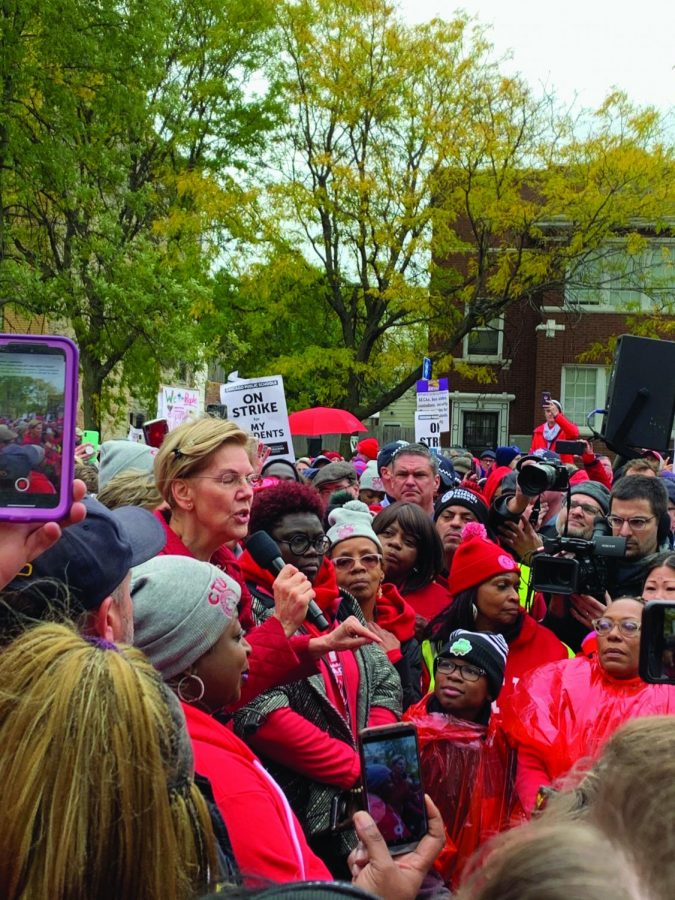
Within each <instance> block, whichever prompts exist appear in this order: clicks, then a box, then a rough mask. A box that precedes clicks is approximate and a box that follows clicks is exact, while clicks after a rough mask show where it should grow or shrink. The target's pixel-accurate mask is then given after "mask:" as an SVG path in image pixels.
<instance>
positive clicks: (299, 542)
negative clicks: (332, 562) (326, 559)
mask: <svg viewBox="0 0 675 900" xmlns="http://www.w3.org/2000/svg"><path fill="white" fill-rule="evenodd" d="M275 540H276V541H277V544H288V546H289V547H290V548H291V553H294V554H295V555H296V556H304V555H305V553H307V551H308V550H309V548H310V547H312V548H313V549H314V550H316V552H317V553H318V554H319V556H323V554H324V553H325V552H326V550H328V548H329V547H330V541H329V540H328V538H327V537H326V535H325V534H322V535H321V537H316V538H308V537H307V535H306V534H294V535H293V537H292V538H291V539H290V540H288V541H285V540H281V539H276V538H275Z"/></svg>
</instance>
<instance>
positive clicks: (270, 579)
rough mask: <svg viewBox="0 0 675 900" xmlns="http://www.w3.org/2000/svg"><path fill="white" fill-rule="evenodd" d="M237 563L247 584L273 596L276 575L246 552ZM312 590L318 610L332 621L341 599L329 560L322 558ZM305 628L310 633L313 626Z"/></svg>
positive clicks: (306, 623)
mask: <svg viewBox="0 0 675 900" xmlns="http://www.w3.org/2000/svg"><path fill="white" fill-rule="evenodd" d="M237 562H238V563H239V565H240V566H241V570H242V573H243V575H244V578H245V579H246V581H247V582H248V583H249V584H253V585H255V587H256V588H258V589H260V590H262V591H264V593H266V594H269V595H270V596H273V593H274V591H273V584H274V579H275V578H276V575H273V574H272V573H271V572H268V571H267V570H266V569H262V568H261V567H260V566H259V565H258V564H257V563H256V561H255V560H254V559H253V557H252V556H251V554H250V553H249V552H248V550H244V552H243V553H242V555H241V556H240V557H239V559H238V560H237ZM312 588H313V589H314V594H315V598H314V599H315V600H316V602H317V604H318V605H319V609H320V610H321V612H322V613H324V614H325V615H326V617H327V618H328V620H329V621H332V620H333V619H334V618H335V616H336V615H337V610H338V607H339V605H340V601H341V599H342V598H341V597H340V589H339V588H338V583H337V579H336V577H335V568H334V567H333V563H332V562H331V561H330V560H329V559H326V558H324V561H323V563H322V564H321V568H320V569H319V571H318V572H317V575H316V578H315V579H314V582H313V583H312ZM305 626H307V627H308V630H309V631H310V632H312V629H313V626H312V625H311V624H310V623H309V622H305ZM313 633H316V634H320V632H319V631H314V632H313Z"/></svg>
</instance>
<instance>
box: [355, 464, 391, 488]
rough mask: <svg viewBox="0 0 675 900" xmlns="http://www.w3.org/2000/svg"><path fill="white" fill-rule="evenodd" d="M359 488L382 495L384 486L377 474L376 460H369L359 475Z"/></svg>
mask: <svg viewBox="0 0 675 900" xmlns="http://www.w3.org/2000/svg"><path fill="white" fill-rule="evenodd" d="M359 487H360V488H361V489H362V490H364V491H379V492H380V493H381V494H384V492H385V491H384V485H383V484H382V479H381V478H380V476H379V475H378V472H377V460H375V459H371V460H370V462H369V463H368V465H367V466H366V467H365V469H364V470H363V472H362V473H361V478H360V480H359Z"/></svg>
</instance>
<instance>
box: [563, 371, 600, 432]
mask: <svg viewBox="0 0 675 900" xmlns="http://www.w3.org/2000/svg"><path fill="white" fill-rule="evenodd" d="M609 372H610V370H609V369H608V368H606V367H605V366H563V370H562V397H561V402H562V406H563V409H564V411H565V417H566V418H568V419H570V420H571V421H572V422H574V423H576V424H577V425H579V426H580V427H585V426H586V416H587V415H588V414H589V413H590V412H592V410H594V409H603V408H604V406H605V400H606V399H607V384H608V381H609Z"/></svg>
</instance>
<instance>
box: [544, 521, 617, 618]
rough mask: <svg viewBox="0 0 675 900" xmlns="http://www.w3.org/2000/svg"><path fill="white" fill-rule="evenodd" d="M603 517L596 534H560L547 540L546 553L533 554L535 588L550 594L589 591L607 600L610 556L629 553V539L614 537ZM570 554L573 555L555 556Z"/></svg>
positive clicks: (595, 529)
mask: <svg viewBox="0 0 675 900" xmlns="http://www.w3.org/2000/svg"><path fill="white" fill-rule="evenodd" d="M608 531H609V526H608V524H607V523H606V522H605V520H604V519H600V518H598V519H596V522H595V525H594V527H593V537H592V538H591V539H590V540H585V539H584V538H575V537H568V536H567V535H561V536H560V537H557V538H550V539H548V540H545V541H544V549H545V551H546V552H545V553H539V554H537V555H536V556H535V557H534V562H533V565H532V587H533V588H534V590H535V591H545V592H548V593H551V594H590V595H591V596H592V597H596V598H597V599H598V600H604V596H605V591H606V590H607V587H608V576H609V571H608V567H607V559H608V558H612V557H615V558H616V557H623V556H625V555H626V539H625V538H622V537H612V536H611V534H609V533H608ZM556 553H571V554H572V556H554V555H553V554H556Z"/></svg>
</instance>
